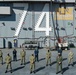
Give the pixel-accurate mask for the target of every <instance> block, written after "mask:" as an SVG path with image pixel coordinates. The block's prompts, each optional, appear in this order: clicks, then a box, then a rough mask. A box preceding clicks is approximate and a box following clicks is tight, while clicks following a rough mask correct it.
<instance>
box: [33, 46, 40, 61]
mask: <svg viewBox="0 0 76 75" xmlns="http://www.w3.org/2000/svg"><path fill="white" fill-rule="evenodd" d="M34 55H35V61H38V60H39V58H38V57H39V50H38V47H37V48H36V49H35V51H34Z"/></svg>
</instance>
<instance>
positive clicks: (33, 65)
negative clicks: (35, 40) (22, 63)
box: [30, 54, 35, 73]
mask: <svg viewBox="0 0 76 75" xmlns="http://www.w3.org/2000/svg"><path fill="white" fill-rule="evenodd" d="M32 72H34V73H35V57H34V54H32V55H31V56H30V73H32Z"/></svg>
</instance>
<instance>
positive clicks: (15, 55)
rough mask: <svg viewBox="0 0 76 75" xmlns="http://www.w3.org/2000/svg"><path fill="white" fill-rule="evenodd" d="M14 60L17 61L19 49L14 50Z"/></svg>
mask: <svg viewBox="0 0 76 75" xmlns="http://www.w3.org/2000/svg"><path fill="white" fill-rule="evenodd" d="M13 61H17V51H16V49H14V50H13Z"/></svg>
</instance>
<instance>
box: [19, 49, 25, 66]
mask: <svg viewBox="0 0 76 75" xmlns="http://www.w3.org/2000/svg"><path fill="white" fill-rule="evenodd" d="M20 56H21V65H23V64H24V65H25V56H26V51H25V50H24V49H23V50H22V51H21V52H20Z"/></svg>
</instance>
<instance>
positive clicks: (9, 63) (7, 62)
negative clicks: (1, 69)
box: [5, 53, 12, 73]
mask: <svg viewBox="0 0 76 75" xmlns="http://www.w3.org/2000/svg"><path fill="white" fill-rule="evenodd" d="M11 60H12V59H11V56H10V55H9V53H8V54H7V56H6V58H5V62H6V71H5V73H7V70H8V67H9V68H10V72H11V73H12V65H11Z"/></svg>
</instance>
